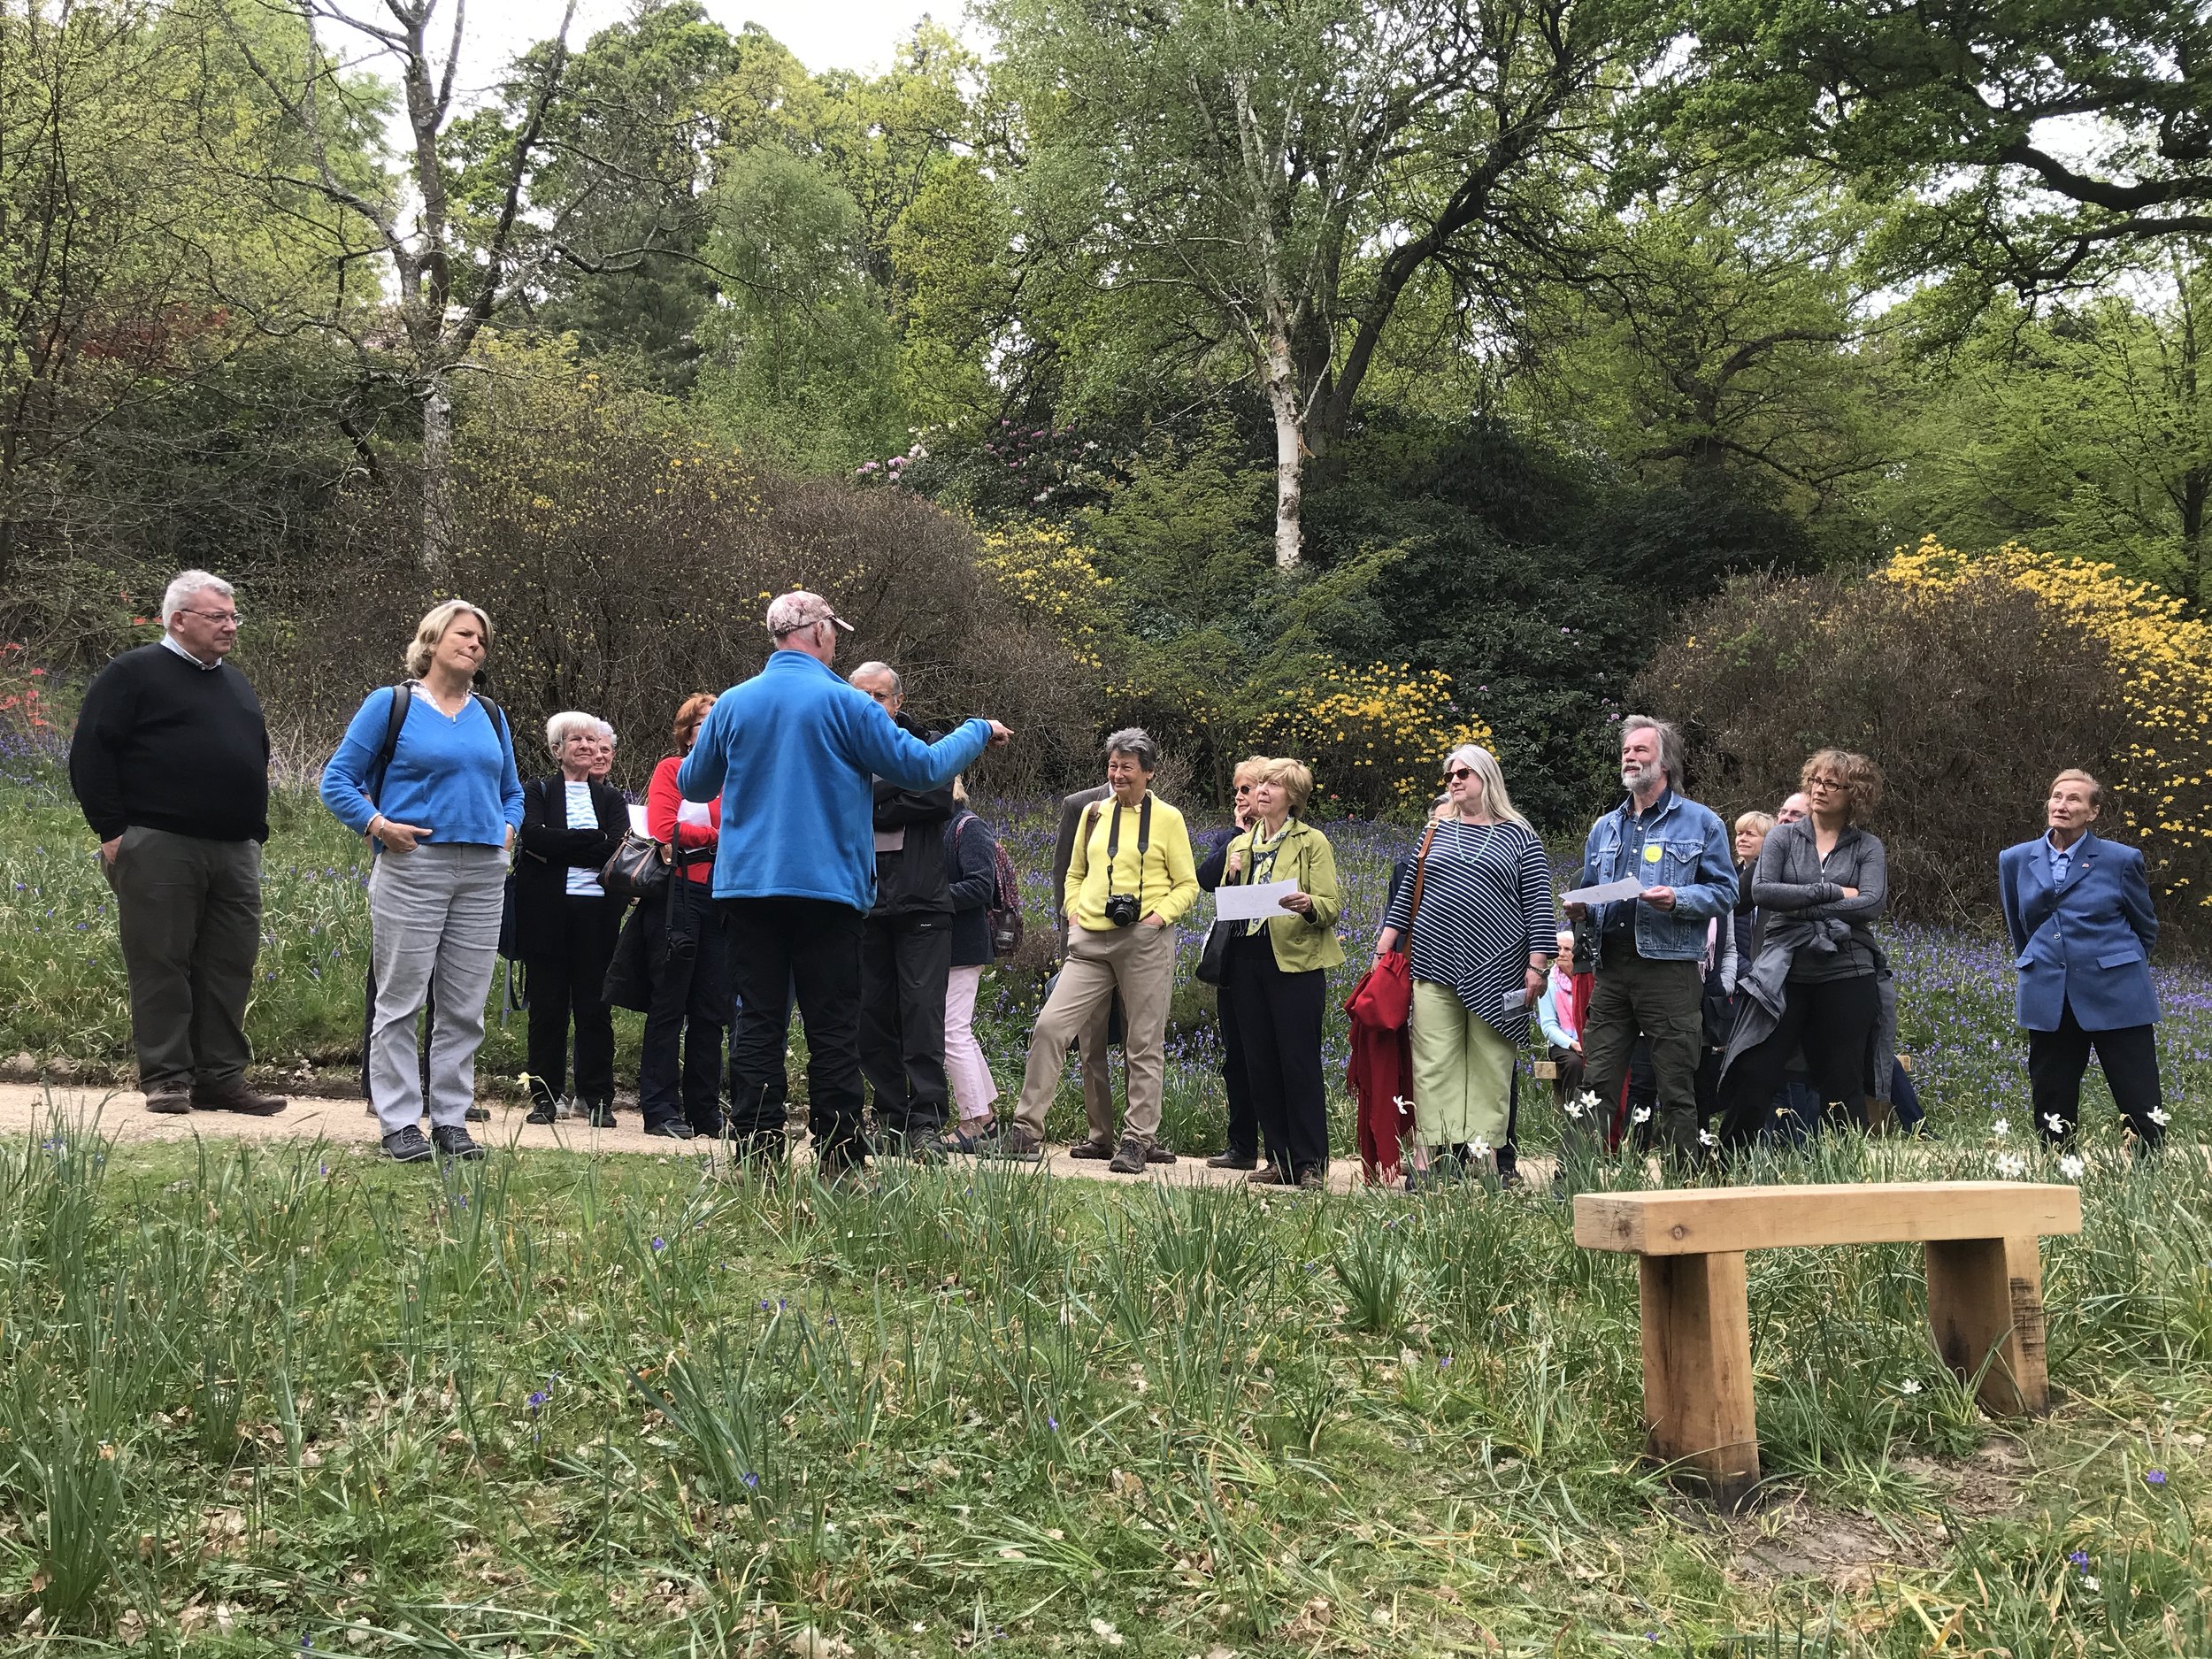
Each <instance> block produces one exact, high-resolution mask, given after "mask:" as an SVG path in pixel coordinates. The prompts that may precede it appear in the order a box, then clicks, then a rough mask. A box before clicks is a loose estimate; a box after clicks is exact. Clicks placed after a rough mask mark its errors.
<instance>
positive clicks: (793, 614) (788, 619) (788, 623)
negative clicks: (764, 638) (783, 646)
mask: <svg viewBox="0 0 2212 1659" xmlns="http://www.w3.org/2000/svg"><path fill="white" fill-rule="evenodd" d="M818 622H834V623H835V624H836V625H837V626H839V627H841V628H842V629H844V630H845V632H846V633H848V634H850V633H851V632H852V631H853V625H852V624H851V623H849V622H848V621H846V620H845V618H842V617H841V616H839V615H838V614H837V612H836V611H833V610H832V609H831V608H830V602H829V601H828V600H826V599H825V598H823V597H822V595H819V594H810V593H809V592H807V591H806V589H804V588H795V589H793V590H792V591H791V592H790V593H787V594H780V595H777V597H776V600H775V603H772V604H771V605H770V606H769V607H768V632H769V633H770V634H773V635H774V636H775V637H776V638H777V639H781V638H783V636H784V635H785V634H796V633H797V632H798V631H799V630H800V629H801V628H810V627H812V626H814V625H815V624H816V623H818Z"/></svg>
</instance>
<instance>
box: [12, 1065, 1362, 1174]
mask: <svg viewBox="0 0 2212 1659" xmlns="http://www.w3.org/2000/svg"><path fill="white" fill-rule="evenodd" d="M487 1103H488V1106H489V1107H490V1110H491V1114H492V1117H491V1121H490V1122H489V1123H481V1124H472V1125H469V1127H470V1130H471V1132H472V1133H473V1134H474V1135H475V1136H476V1138H477V1139H478V1140H479V1141H483V1142H484V1143H485V1144H486V1145H487V1146H489V1147H492V1148H495V1149H496V1148H513V1150H514V1151H515V1152H517V1153H518V1154H519V1153H528V1152H533V1151H537V1150H558V1149H564V1148H565V1149H566V1150H568V1151H571V1152H584V1153H631V1154H640V1155H645V1156H656V1157H669V1156H684V1155H686V1154H687V1153H689V1152H691V1151H693V1150H694V1148H693V1146H692V1143H690V1142H687V1141H664V1140H661V1139H659V1138H657V1137H656V1136H652V1135H649V1134H647V1133H645V1132H644V1130H643V1129H642V1128H641V1127H640V1126H639V1120H638V1117H637V1114H636V1113H635V1112H634V1111H629V1112H624V1113H622V1114H621V1116H620V1119H619V1125H620V1126H619V1127H617V1128H613V1129H592V1128H588V1127H587V1126H586V1125H583V1124H581V1123H559V1124H531V1123H525V1122H524V1121H523V1116H524V1112H525V1110H526V1109H525V1108H523V1107H521V1106H518V1105H510V1104H505V1103H503V1102H498V1101H492V1102H487ZM55 1108H58V1109H59V1110H61V1112H62V1114H63V1115H64V1116H65V1118H71V1119H75V1118H80V1117H84V1118H96V1120H97V1122H98V1125H99V1129H100V1133H102V1134H104V1135H107V1136H109V1137H111V1139H113V1140H114V1141H117V1142H118V1143H119V1144H123V1145H128V1144H131V1143H134V1142H138V1141H189V1140H192V1139H193V1138H194V1137H196V1136H199V1135H208V1136H219V1137H221V1138H224V1139H227V1140H234V1141H314V1140H322V1141H338V1142H347V1143H356V1144H359V1145H364V1146H373V1145H374V1144H375V1142H376V1140H377V1130H376V1120H375V1119H374V1118H372V1117H370V1116H369V1114H368V1111H367V1110H366V1108H365V1106H364V1105H363V1103H362V1102H360V1101H359V1100H358V1099H353V1100H333V1099H325V1098H321V1097H319V1096H313V1095H298V1096H295V1097H294V1098H293V1100H292V1103H291V1104H290V1105H289V1106H288V1107H287V1108H286V1109H285V1110H283V1111H281V1112H280V1113H278V1114H277V1115H276V1116H275V1117H273V1118H245V1117H241V1116H240V1115H238V1114H237V1113H235V1112H220V1111H215V1112H194V1113H192V1114H190V1115H189V1116H188V1117H176V1116H171V1115H168V1114H164V1113H157V1112H150V1111H148V1110H146V1097H145V1096H144V1095H143V1094H139V1093H138V1092H137V1091H136V1090H134V1089H113V1088H81V1087H69V1086H65V1085H60V1084H55V1085H50V1086H49V1085H40V1084H25V1083H0V1135H6V1136H10V1137H13V1136H16V1135H19V1134H24V1133H32V1132H39V1133H43V1132H44V1130H45V1128H46V1126H47V1123H48V1121H49V1118H50V1115H51V1112H52V1110H54V1109H55ZM698 1149H699V1150H703V1149H704V1148H698ZM797 1156H801V1157H805V1156H808V1155H807V1153H806V1152H805V1150H804V1148H802V1149H801V1150H800V1152H799V1153H798V1155H797ZM1046 1166H1047V1167H1048V1169H1049V1170H1050V1171H1052V1172H1053V1173H1054V1174H1055V1175H1066V1176H1073V1177H1075V1178H1077V1179H1082V1180H1103V1181H1123V1180H1130V1181H1133V1180H1135V1179H1138V1178H1136V1177H1128V1176H1119V1175H1114V1174H1111V1173H1110V1172H1109V1171H1107V1168H1106V1166H1105V1165H1104V1164H1101V1163H1094V1162H1091V1161H1089V1160H1081V1161H1079V1160H1077V1159H1073V1158H1071V1157H1069V1156H1067V1152H1066V1149H1065V1148H1059V1147H1056V1148H1051V1150H1050V1152H1049V1154H1048V1157H1047V1159H1046ZM1148 1175H1149V1177H1150V1179H1156V1180H1161V1181H1165V1182H1168V1183H1170V1184H1171V1185H1173V1186H1179V1187H1198V1186H1209V1187H1226V1186H1230V1185H1233V1184H1234V1183H1236V1182H1239V1181H1241V1180H1242V1179H1244V1177H1243V1176H1242V1175H1241V1174H1240V1173H1238V1172H1236V1171H1231V1170H1210V1169H1208V1168H1207V1167H1206V1161H1205V1159H1204V1158H1203V1157H1202V1156H1200V1157H1185V1158H1179V1159H1177V1160H1176V1161H1175V1162H1174V1163H1173V1164H1155V1165H1153V1166H1152V1168H1151V1169H1150V1170H1149V1171H1148ZM1358 1177H1359V1164H1358V1161H1357V1160H1356V1159H1340V1160H1338V1161H1337V1162H1336V1164H1334V1165H1333V1167H1332V1168H1331V1169H1330V1171H1329V1187H1330V1189H1331V1190H1332V1191H1334V1192H1348V1191H1350V1190H1351V1187H1352V1185H1353V1183H1354V1182H1355V1181H1356V1180H1357V1179H1358Z"/></svg>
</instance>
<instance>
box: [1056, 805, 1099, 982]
mask: <svg viewBox="0 0 2212 1659" xmlns="http://www.w3.org/2000/svg"><path fill="white" fill-rule="evenodd" d="M1113 792H1114V791H1113V787H1112V786H1111V785H1110V784H1103V783H1101V784H1094V785H1092V786H1091V787H1089V788H1087V789H1078V790H1077V791H1076V792H1075V793H1074V794H1073V795H1068V796H1066V797H1065V798H1064V799H1063V800H1062V801H1061V803H1060V828H1059V831H1058V833H1056V834H1055V835H1054V836H1053V838H1052V931H1053V932H1054V933H1057V934H1058V935H1059V937H1060V942H1061V943H1062V944H1065V943H1066V942H1067V938H1068V913H1067V910H1066V909H1065V908H1064V907H1065V903H1066V899H1067V891H1068V866H1069V865H1070V864H1073V863H1074V862H1075V833H1076V831H1077V830H1078V829H1079V828H1080V827H1081V826H1082V823H1083V810H1084V809H1085V808H1086V807H1087V806H1089V805H1090V804H1091V803H1093V802H1094V801H1103V800H1104V799H1105V798H1106V797H1107V796H1108V795H1111V794H1113Z"/></svg>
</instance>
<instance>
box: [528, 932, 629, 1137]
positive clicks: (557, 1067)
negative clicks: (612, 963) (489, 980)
mask: <svg viewBox="0 0 2212 1659" xmlns="http://www.w3.org/2000/svg"><path fill="white" fill-rule="evenodd" d="M610 922H611V918H610V915H609V902H608V901H607V900H605V899H603V898H596V899H584V898H570V897H568V896H566V895H563V897H562V899H561V901H560V906H559V908H558V909H557V910H556V911H555V912H554V916H553V918H549V920H548V921H547V923H546V932H547V933H550V934H552V935H553V936H552V937H551V938H550V939H549V940H546V941H544V942H545V945H546V949H544V950H543V951H542V952H541V953H539V954H537V955H534V956H526V957H524V958H523V966H524V967H525V968H526V969H527V970H528V971H529V974H530V1041H529V1070H530V1098H531V1100H532V1102H534V1103H537V1104H541V1105H551V1104H552V1103H553V1102H555V1101H557V1100H559V1099H560V1098H561V1096H562V1095H563V1094H565V1093H566V1092H567V1088H568V1032H569V1025H570V1023H571V1022H572V1021H573V1022H574V1024H575V1027H576V1096H577V1098H578V1099H579V1100H581V1101H582V1102H585V1103H586V1104H587V1105H590V1104H594V1103H596V1104H599V1105H603V1106H611V1105H612V1104H613V1103H614V1010H612V1009H611V1008H610V1007H609V1006H608V1005H607V1002H606V998H605V996H604V995H603V990H604V987H605V986H606V983H607V964H608V962H609V960H610V959H611V958H612V956H614V941H615V930H614V928H613V926H610Z"/></svg>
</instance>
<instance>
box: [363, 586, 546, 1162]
mask: <svg viewBox="0 0 2212 1659" xmlns="http://www.w3.org/2000/svg"><path fill="white" fill-rule="evenodd" d="M491 643H492V625H491V618H488V617H487V616H486V615H485V614H484V612H483V611H481V610H480V609H479V608H478V607H477V606H475V605H472V604H471V603H469V602H468V601H467V600H465V599H449V600H447V601H446V602H445V603H442V604H440V605H436V606H434V607H433V608H432V609H431V611H429V613H428V614H427V615H426V616H425V617H424V618H423V619H422V621H421V623H420V624H419V625H418V626H417V627H416V629H415V637H414V641H413V642H412V643H411V645H409V647H408V648H407V672H408V674H409V676H410V679H409V680H407V681H406V682H405V683H403V684H401V685H397V686H388V687H380V688H379V689H378V690H375V691H373V692H371V693H370V694H369V696H368V700H367V701H366V702H365V703H362V705H361V709H360V711H359V712H358V713H357V714H356V715H355V716H354V717H353V721H352V724H351V725H349V726H347V727H346V734H345V737H344V739H343V741H341V742H340V743H339V745H338V749H337V752H336V753H335V754H334V755H333V756H331V757H330V764H328V765H327V766H326V767H324V768H323V780H322V797H323V803H324V804H325V805H326V806H327V807H328V808H329V809H330V810H331V811H332V812H333V813H334V814H335V815H336V817H337V818H338V819H339V820H340V821H341V822H342V823H343V824H344V825H345V826H346V827H347V828H348V829H349V830H352V831H353V832H354V833H357V834H360V835H365V836H367V837H368V839H369V841H370V842H371V843H372V845H373V847H374V849H375V851H376V863H375V865H374V867H373V869H372V870H371V871H370V872H369V926H370V960H371V964H372V966H373V971H374V973H375V986H376V995H375V998H374V1001H373V1005H372V1007H371V1010H370V1015H369V1032H368V1045H367V1047H368V1052H367V1054H366V1056H365V1058H364V1062H363V1064H364V1069H365V1071H367V1073H368V1084H369V1104H370V1106H371V1108H372V1109H373V1110H374V1111H375V1113H376V1116H377V1119H378V1122H379V1124H380V1126H381V1128H382V1132H383V1137H384V1152H385V1156H388V1157H390V1158H393V1159H395V1160H396V1161H398V1162H400V1163H403V1164H412V1163H416V1162H419V1160H421V1159H424V1158H427V1157H430V1156H433V1152H434V1151H435V1152H437V1153H442V1154H443V1155H444V1156H447V1157H460V1158H480V1157H482V1156H484V1149H483V1148H481V1147H480V1146H478V1145H477V1144H476V1142H475V1141H472V1140H471V1139H470V1138H469V1132H468V1110H469V1108H470V1106H471V1105H472V1103H473V1102H474V1101H475V1099H476V1051H477V1049H478V1048H480V1047H481V1046H482V1045H483V1041H484V1002H485V998H486V996H487V995H488V993H489V991H490V989H491V983H492V969H493V965H494V964H495V961H496V959H497V956H498V951H499V913H500V908H501V903H502V901H503V897H504V895H505V887H506V880H507V850H508V849H509V848H510V847H511V845H512V844H513V842H514V838H515V831H516V830H517V829H518V827H519V826H520V825H521V823H522V780H521V779H520V778H519V777H518V775H517V773H516V771H515V745H514V734H513V733H512V732H511V731H510V730H509V729H508V726H507V718H506V716H505V715H503V713H501V712H500V710H499V708H498V706H497V705H496V704H495V703H493V702H492V701H491V699H490V698H488V697H487V696H484V695H482V694H481V693H480V692H478V691H477V690H476V689H475V680H476V674H477V672H478V671H479V670H480V669H481V668H482V667H483V665H484V659H485V657H486V656H487V655H488V653H489V651H490V649H491ZM426 1001H429V1002H431V1003H432V1004H433V1008H434V1011H433V1013H432V1016H431V1032H430V1069H429V1089H428V1093H429V1108H430V1123H431V1131H430V1138H429V1139H428V1140H425V1139H424V1138H423V1133H422V1127H421V1124H420V1122H419V1120H420V1118H421V1117H422V1113H423V1105H424V1099H423V1096H424V1086H423V1081H422V1077H421V1074H420V1071H419V1064H418V1060H417V1056H416V1048H415V1024H416V1020H417V1019H418V1018H419V1016H420V1015H421V1013H422V1010H423V1004H424V1002H426Z"/></svg>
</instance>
